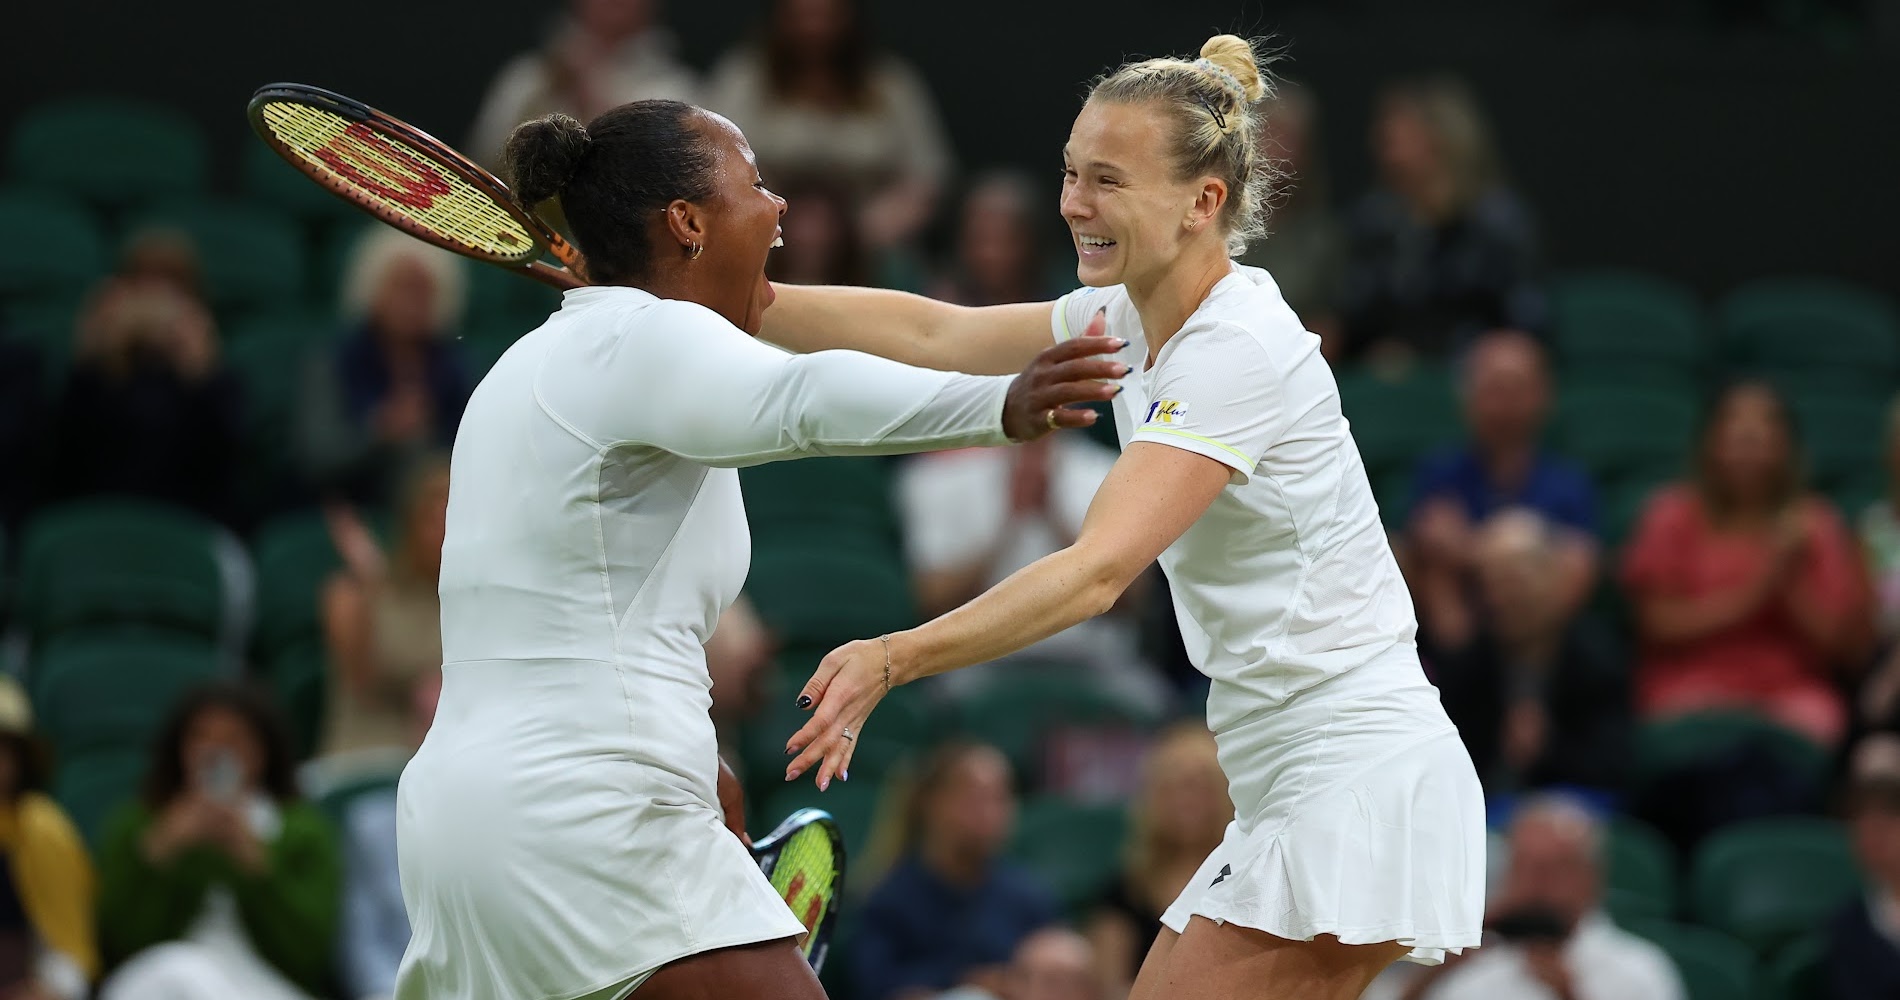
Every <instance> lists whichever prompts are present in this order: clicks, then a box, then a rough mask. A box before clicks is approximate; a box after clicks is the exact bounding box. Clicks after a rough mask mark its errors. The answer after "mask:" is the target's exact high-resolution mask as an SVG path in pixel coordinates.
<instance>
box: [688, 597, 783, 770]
mask: <svg viewBox="0 0 1900 1000" xmlns="http://www.w3.org/2000/svg"><path fill="white" fill-rule="evenodd" d="M776 649H777V642H776V640H774V639H773V637H772V633H771V632H770V631H768V630H767V629H766V627H765V622H763V621H761V620H760V619H759V613H758V612H757V611H756V610H754V609H753V607H752V601H751V600H750V599H749V598H747V597H746V596H745V595H744V594H741V595H739V599H738V600H736V601H734V602H732V606H731V607H728V608H727V609H726V610H725V612H724V613H723V614H721V615H720V616H719V622H718V624H717V625H715V626H714V627H713V634H712V635H711V636H710V637H708V638H707V639H706V673H707V674H708V675H710V676H711V677H712V718H713V725H714V727H715V728H717V729H718V731H719V746H720V750H721V752H722V754H723V755H724V756H725V758H726V760H727V761H729V762H730V763H731V764H732V766H733V767H734V768H735V770H736V769H737V768H738V766H739V765H740V764H742V763H743V762H744V759H745V756H744V754H742V753H741V752H740V750H739V747H738V745H737V743H736V741H737V738H738V736H739V731H740V727H742V726H743V725H744V724H745V723H746V721H747V720H748V719H750V718H752V717H753V716H754V715H756V714H757V713H758V711H759V708H760V704H761V701H762V699H763V697H764V695H765V692H764V690H763V688H765V686H766V685H764V684H762V683H760V681H761V679H762V678H764V677H767V676H769V675H770V673H771V670H772V656H773V654H774V653H775V652H776ZM739 778H740V780H741V781H743V780H745V778H746V775H744V774H740V775H739Z"/></svg>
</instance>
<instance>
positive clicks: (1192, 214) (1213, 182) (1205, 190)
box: [1186, 177, 1227, 230]
mask: <svg viewBox="0 0 1900 1000" xmlns="http://www.w3.org/2000/svg"><path fill="white" fill-rule="evenodd" d="M1226 204H1227V182H1226V181H1224V180H1221V179H1220V178H1218V177H1208V178H1204V179H1203V180H1202V181H1201V190H1200V193H1198V194H1196V195H1195V196H1194V205H1193V206H1192V207H1191V208H1189V209H1188V216H1187V220H1186V225H1187V227H1188V228H1189V229H1193V230H1200V229H1204V228H1206V227H1208V226H1210V225H1213V223H1214V220H1216V219H1218V218H1220V212H1221V209H1222V208H1223V207H1225V206H1226Z"/></svg>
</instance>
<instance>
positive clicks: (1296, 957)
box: [765, 35, 1484, 1000]
mask: <svg viewBox="0 0 1900 1000" xmlns="http://www.w3.org/2000/svg"><path fill="white" fill-rule="evenodd" d="M1267 92H1268V86H1267V81H1266V79H1265V78H1264V76H1263V74H1262V72H1261V70H1260V65H1259V60H1258V57H1257V56H1256V54H1255V52H1254V50H1253V48H1252V46H1250V45H1249V44H1248V42H1246V41H1245V40H1244V39H1240V38H1236V37H1234V36H1232V35H1220V36H1216V37H1214V38H1211V39H1209V40H1208V41H1207V43H1206V44H1205V45H1204V46H1202V48H1201V53H1200V58H1198V59H1149V60H1144V61H1141V62H1136V63H1130V64H1129V65H1126V66H1123V67H1121V68H1119V69H1117V70H1115V71H1114V72H1112V73H1110V74H1108V75H1107V76H1105V77H1103V78H1102V79H1101V80H1100V81H1098V82H1097V83H1096V84H1095V86H1094V87H1093V89H1092V91H1091V93H1090V95H1089V98H1088V101H1087V102H1086V103H1085V104H1084V105H1083V107H1082V110H1081V113H1080V114H1078V115H1077V116H1076V119H1075V124H1074V127H1073V128H1072V130H1071V131H1070V134H1069V141H1068V145H1067V146H1066V147H1065V148H1064V150H1063V184H1062V205H1061V208H1062V215H1063V217H1064V219H1065V220H1066V221H1067V222H1068V224H1069V229H1070V232H1071V233H1072V235H1073V237H1074V240H1075V246H1076V252H1077V257H1078V262H1077V267H1076V273H1077V277H1078V278H1079V279H1080V280H1081V282H1082V283H1083V284H1084V285H1085V286H1087V287H1084V288H1081V289H1078V290H1077V291H1074V292H1071V293H1070V294H1068V295H1066V296H1064V297H1062V298H1061V299H1059V300H1057V301H1056V302H1054V303H1048V302H1041V303H1030V304H1019V305H1005V306H993V307H989V308H982V309H964V308H959V307H955V306H948V305H944V304H942V303H937V302H931V301H930V300H928V299H922V298H918V297H916V296H907V295H904V294H902V293H898V292H888V291H882V290H875V289H845V288H833V289H822V288H813V289H793V288H787V289H785V290H784V291H785V294H784V296H783V298H782V300H781V302H780V303H779V305H778V307H777V308H774V309H773V310H772V316H771V318H770V321H769V322H768V323H767V325H766V326H767V328H766V331H765V334H766V336H767V337H770V338H772V339H774V340H775V341H777V342H780V343H783V344H785V345H786V346H788V347H793V348H797V349H800V350H810V349H813V348H818V347H838V346H851V347H856V348H859V349H862V350H871V351H879V352H881V353H884V354H886V355H887V356H889V357H893V358H897V359H900V360H906V361H910V362H912V363H916V364H924V365H929V366H931V367H933V368H943V369H946V370H953V371H956V370H960V371H1007V370H1010V368H1011V367H1013V366H1014V365H1015V364H1017V363H1020V361H1021V360H1022V359H1025V358H1028V357H1030V356H1032V355H1033V354H1034V353H1035V352H1036V351H1037V350H1038V349H1040V347H1041V345H1043V344H1046V343H1048V340H1049V338H1050V337H1051V335H1053V336H1054V337H1055V339H1056V340H1057V341H1066V340H1069V339H1071V338H1072V337H1073V336H1074V335H1075V334H1076V333H1079V332H1082V331H1083V330H1084V329H1086V328H1088V327H1092V326H1093V325H1094V324H1097V323H1100V322H1102V320H1103V317H1106V327H1107V330H1108V331H1109V333H1110V334H1112V335H1113V336H1115V337H1118V338H1123V339H1126V340H1127V342H1128V347H1126V348H1124V349H1123V350H1122V351H1121V353H1120V355H1119V356H1120V358H1121V360H1123V361H1125V362H1127V363H1129V364H1130V365H1131V366H1133V367H1134V368H1137V369H1140V371H1141V374H1140V375H1139V376H1138V377H1134V378H1130V379H1128V380H1127V382H1126V384H1125V388H1126V389H1127V390H1128V391H1126V392H1123V393H1122V394H1121V395H1119V396H1117V397H1116V399H1115V401H1114V403H1113V408H1114V410H1115V424H1116V430H1117V432H1118V434H1119V436H1120V439H1121V441H1122V444H1123V448H1122V454H1121V457H1120V458H1119V459H1118V460H1117V461H1116V463H1115V467H1114V468H1113V469H1112V470H1111V471H1110V473H1109V476H1108V478H1107V480H1106V481H1105V482H1103V484H1102V487H1101V489H1100V490H1099V491H1097V492H1096V495H1095V500H1094V502H1093V503H1092V504H1091V505H1090V507H1089V511H1088V515H1087V517H1086V518H1085V519H1084V520H1083V523H1082V527H1081V530H1080V532H1079V533H1078V534H1077V536H1076V539H1075V541H1074V542H1073V543H1072V544H1071V545H1070V546H1069V547H1068V548H1066V549H1063V550H1062V551H1060V552H1055V553H1052V554H1050V555H1048V556H1046V557H1044V558H1042V559H1040V560H1038V561H1036V562H1034V563H1031V564H1030V565H1029V566H1026V567H1024V568H1023V569H1022V570H1019V571H1018V572H1016V573H1015V574H1013V575H1012V576H1010V577H1009V578H1008V579H1005V580H1004V581H1002V582H1001V583H999V584H997V585H996V586H995V587H993V588H991V589H990V590H989V591H988V592H987V593H984V594H982V595H980V596H978V597H976V598H975V599H973V600H971V601H970V602H969V603H967V604H965V605H964V606H962V607H961V608H957V609H955V610H953V611H950V612H949V613H947V614H945V615H943V616H941V617H939V618H937V619H936V620H934V621H931V622H928V623H926V624H924V625H922V626H920V627H918V628H915V629H910V630H907V631H904V632H898V633H895V634H892V635H888V636H882V637H878V638H870V639H865V640H861V641H858V642H854V643H850V644H848V645H846V646H843V647H841V648H839V649H837V650H835V651H833V652H832V653H831V655H829V656H827V657H826V658H825V660H824V661H823V662H822V663H821V664H820V666H819V669H818V671H817V673H816V675H815V676H814V677H813V678H812V680H811V682H810V683H809V684H808V685H807V686H806V688H805V690H804V691H803V692H802V694H801V696H800V698H801V701H802V702H803V703H804V704H806V705H810V706H812V707H813V708H814V712H815V715H814V717H813V719H812V720H811V721H810V723H809V724H808V725H806V726H805V727H804V728H803V729H802V730H801V731H800V732H799V733H798V734H796V735H795V736H794V737H793V738H792V740H791V743H790V749H792V750H793V751H795V752H796V753H797V754H798V756H797V757H795V758H794V760H793V761H792V763H791V765H790V766H789V767H788V769H787V772H788V773H787V777H791V778H796V777H798V776H799V775H801V774H804V773H807V772H810V773H813V774H815V777H816V780H817V781H818V783H819V785H820V786H821V787H822V786H824V785H825V784H827V783H828V782H830V781H831V780H833V779H835V778H836V777H837V776H838V775H839V774H842V773H845V771H846V770H847V769H848V768H849V767H850V764H851V755H852V753H853V751H854V750H855V749H856V747H857V745H858V744H857V742H856V738H857V736H858V735H860V734H861V733H862V732H863V728H862V727H863V726H865V725H866V720H867V718H869V717H870V715H871V712H872V710H873V709H874V708H875V707H876V705H877V703H878V700H879V699H880V698H882V697H883V695H884V694H885V692H886V691H888V690H889V689H890V686H891V685H893V684H901V683H904V682H905V681H908V680H913V679H915V678H918V677H924V676H928V675H931V674H936V673H941V672H943V671H946V670H953V669H956V668H959V667H964V666H969V665H971V664H975V663H983V662H987V661H990V660H994V659H996V658H997V657H999V656H1003V655H1005V654H1007V653H1010V652H1013V651H1015V650H1018V649H1021V648H1023V647H1025V646H1028V645H1029V644H1031V643H1034V642H1037V641H1039V640H1041V639H1043V638H1046V637H1047V636H1050V635H1053V634H1055V633H1057V632H1060V631H1062V630H1064V629H1066V628H1069V627H1070V626H1073V625H1075V624H1076V623H1078V622H1080V621H1083V620H1085V619H1087V618H1090V617H1092V616H1094V615H1098V614H1101V613H1102V612H1104V611H1106V610H1108V608H1109V607H1110V606H1112V605H1113V604H1114V603H1115V600H1116V598H1117V597H1119V596H1120V594H1121V592H1122V591H1123V590H1124V589H1125V588H1126V587H1127V586H1128V585H1129V583H1130V582H1132V581H1133V580H1134V579H1135V577H1136V576H1137V575H1138V574H1139V573H1141V572H1142V571H1143V570H1144V569H1146V568H1147V566H1148V565H1149V564H1150V563H1152V562H1155V561H1157V560H1159V562H1160V563H1161V568H1162V570H1163V571H1164V572H1165V573H1166V574H1167V577H1168V582H1169V583H1170V584H1171V585H1172V588H1173V593H1174V605H1175V612H1176V616H1175V617H1176V618H1177V619H1178V620H1179V623H1180V626H1181V634H1182V638H1183V639H1184V640H1185V641H1186V644H1187V650H1188V654H1189V656H1190V658H1191V659H1192V660H1193V662H1194V665H1195V666H1196V667H1198V668H1199V669H1200V670H1201V671H1202V672H1203V673H1205V674H1207V675H1208V677H1209V678H1210V679H1211V681H1212V687H1211V689H1210V692H1209V694H1208V699H1207V721H1208V725H1209V728H1211V729H1212V730H1213V731H1214V733H1215V735H1216V741H1217V743H1218V749H1219V757H1220V763H1221V768H1222V770H1223V771H1225V772H1226V775H1227V782H1228V792H1229V795H1230V797H1231V798H1232V800H1233V803H1234V806H1235V809H1236V815H1235V819H1234V822H1233V824H1232V825H1230V826H1229V827H1228V828H1227V831H1226V834H1225V836H1224V838H1223V840H1222V842H1221V843H1220V845H1219V846H1218V847H1216V848H1215V849H1214V851H1213V852H1212V853H1211V854H1210V855H1209V856H1208V857H1207V859H1206V860H1205V861H1204V862H1203V863H1202V865H1201V868H1200V870H1199V871H1198V872H1196V873H1195V874H1194V877H1193V878H1192V879H1190V880H1189V882H1188V884H1187V887H1186V888H1185V889H1183V890H1182V892H1181V894H1180V895H1179V896H1178V897H1177V898H1176V899H1175V901H1174V903H1173V904H1172V905H1170V906H1169V907H1168V909H1167V911H1166V912H1165V913H1164V914H1163V915H1162V923H1163V925H1164V926H1165V929H1164V930H1163V931H1162V932H1161V933H1160V935H1159V936H1158V937H1157V938H1156V939H1155V942H1154V945H1153V946H1152V947H1151V949H1150V950H1149V952H1148V957H1147V958H1146V960H1145V961H1144V962H1143V964H1142V968H1141V971H1140V974H1139V975H1138V976H1137V978H1136V981H1135V986H1134V992H1133V998H1134V1000H1164V998H1165V1000H1241V998H1248V1000H1258V998H1266V997H1273V998H1299V1000H1353V998H1357V997H1358V996H1359V995H1360V994H1361V993H1362V992H1364V990H1365V988H1366V985H1367V984H1368V983H1369V982H1370V981H1371V980H1372V979H1373V977H1374V976H1376V975H1377V974H1378V973H1379V971H1380V970H1381V969H1382V968H1384V967H1385V966H1386V965H1388V964H1390V963H1392V962H1394V961H1396V960H1398V959H1400V958H1407V957H1409V958H1411V959H1412V960H1414V961H1417V962H1422V963H1428V964H1429V963H1436V962H1439V961H1441V960H1442V959H1443V958H1444V955H1445V953H1446V952H1447V951H1453V950H1458V949H1462V948H1469V947H1474V946H1476V945H1477V944H1478V939H1479V924H1480V921H1481V919H1482V916H1483V887H1484V885H1483V884H1484V799H1483V792H1482V789H1481V788H1480V787H1479V785H1478V778H1477V772H1476V771H1475V770H1474V769H1473V767H1472V765H1471V758H1470V757H1469V756H1468V755H1467V754H1466V753H1465V749H1464V745H1463V743H1461V742H1460V740H1459V738H1458V732H1457V730H1456V728H1454V727H1453V725H1452V723H1451V720H1450V718H1449V717H1447V716H1446V714H1445V710H1444V707H1443V706H1442V705H1440V703H1439V700H1438V693H1437V690H1436V689H1435V688H1433V687H1432V686H1431V684H1430V683H1429V682H1428V681H1427V680H1426V679H1425V674H1424V671H1423V670H1422V669H1421V668H1420V665H1419V658H1418V649H1417V646H1416V644H1415V642H1414V633H1415V632H1416V629H1417V626H1416V623H1415V621H1414V617H1413V611H1412V602H1411V599H1410V597H1409V595H1408V594H1407V592H1406V589H1405V581H1404V579H1403V578H1402V577H1401V576H1400V575H1399V569H1398V565H1397V564H1396V562H1395V561H1394V560H1393V558H1392V552H1391V549H1390V548H1389V547H1388V545H1387V543H1386V537H1385V530H1384V528H1383V527H1382V526H1381V525H1380V523H1379V511H1378V508H1377V506H1376V505H1375V504H1374V502H1373V498H1372V490H1371V487H1370V486H1369V485H1368V484H1367V481H1366V471H1365V467H1364V466H1363V465H1362V464H1361V462H1360V458H1359V451H1358V449H1357V448H1356V447H1355V446H1354V444H1353V440H1352V435H1351V434H1350V433H1349V431H1348V428H1347V425H1346V420H1345V418H1344V416H1343V415H1342V414H1341V412H1340V404H1339V389H1338V387H1337V385H1336V384H1335V383H1334V381H1333V374H1332V371H1331V370H1330V369H1329V368H1328V367H1327V365H1326V361H1325V359H1324V358H1322V357H1321V355H1320V343H1319V338H1318V337H1316V336H1314V335H1313V334H1311V333H1309V332H1307V331H1306V330H1304V329H1302V327H1301V325H1300V321H1299V317H1297V316H1296V315H1294V313H1293V310H1292V309H1290V308H1288V307H1287V304H1286V302H1285V300H1283V299H1282V298H1281V296H1280V290H1279V288H1278V287H1276V286H1275V285H1274V282H1273V278H1272V277H1271V276H1270V275H1268V274H1267V273H1266V272H1265V271H1262V270H1260V269H1258V268H1253V267H1245V266H1241V265H1238V264H1236V263H1234V261H1233V260H1232V258H1233V257H1234V256H1236V255H1238V254H1240V253H1241V252H1242V251H1243V250H1244V249H1245V248H1246V245H1247V241H1248V239H1249V238H1252V237H1258V236H1260V235H1261V234H1262V231H1263V229H1264V225H1263V223H1264V218H1263V216H1264V214H1265V213H1264V197H1265V194H1266V192H1267V191H1268V190H1269V189H1270V186H1271V182H1272V181H1273V179H1274V175H1275V170H1274V166H1273V163H1272V161H1271V160H1270V159H1269V157H1268V153H1267V151H1266V150H1265V149H1264V148H1263V147H1262V141H1261V121H1260V110H1259V102H1260V101H1261V100H1262V99H1263V98H1264V97H1265V96H1266V95H1267ZM872 724H875V723H872ZM847 731H848V733H849V735H848V736H847Z"/></svg>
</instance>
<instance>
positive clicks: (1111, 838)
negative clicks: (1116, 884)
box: [1009, 796, 1128, 910]
mask: <svg viewBox="0 0 1900 1000" xmlns="http://www.w3.org/2000/svg"><path fill="white" fill-rule="evenodd" d="M1127 832H1128V812H1127V810H1126V809H1125V808H1123V807H1122V806H1120V805H1085V804H1079V803H1074V802H1068V801H1065V800H1063V799H1060V798H1055V797H1050V796H1043V797H1039V798H1033V799H1030V800H1029V801H1027V802H1025V803H1023V807H1022V811H1021V813H1020V814H1019V816H1018V817H1017V820H1016V835H1015V837H1014V838H1013V839H1012V840H1011V842H1010V850H1009V853H1010V856H1012V857H1013V858H1015V859H1016V860H1017V861H1018V862H1020V863H1021V864H1023V865H1024V866H1025V867H1027V868H1028V869H1029V870H1030V872H1031V873H1032V874H1034V875H1035V876H1036V877H1037V878H1038V879H1039V880H1040V881H1041V882H1042V883H1043V884H1044V885H1046V886H1048V888H1049V889H1050V891H1052V892H1054V893H1055V895H1056V899H1057V900H1058V901H1060V902H1061V904H1062V905H1063V907H1064V908H1066V909H1070V910H1074V909H1076V908H1079V907H1081V906H1084V905H1086V904H1088V903H1090V902H1092V901H1093V900H1095V899H1096V898H1097V897H1098V896H1100V894H1101V893H1102V892H1103V890H1105V889H1107V888H1108V885H1109V883H1111V882H1113V881H1114V880H1115V873H1116V872H1117V871H1118V870H1120V868H1121V857H1122V843H1123V841H1124V840H1125V839H1126V838H1127Z"/></svg>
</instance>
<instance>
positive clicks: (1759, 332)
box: [1718, 278, 1900, 392]
mask: <svg viewBox="0 0 1900 1000" xmlns="http://www.w3.org/2000/svg"><path fill="white" fill-rule="evenodd" d="M1718 323H1719V325H1720V328H1721V331H1722V341H1723V347H1724V350H1725V353H1727V354H1728V356H1729V359H1730V362H1731V364H1733V365H1736V366H1738V367H1740V368H1743V369H1746V370H1750V371H1759V372H1781V371H1786V370H1806V371H1809V372H1825V373H1828V374H1830V375H1832V376H1833V377H1834V378H1835V379H1837V380H1838V381H1839V383H1840V384H1842V385H1860V386H1866V387H1869V388H1872V389H1875V390H1878V391H1883V392H1884V391H1886V390H1889V389H1891V388H1892V387H1893V386H1894V384H1895V379H1896V375H1900V320H1896V319H1895V315H1894V309H1893V306H1892V304H1891V303H1889V302H1888V301H1887V300H1886V299H1884V298H1882V297H1881V296H1879V295H1877V294H1875V293H1873V292H1871V291H1868V290H1866V289H1864V288H1860V287H1858V286H1856V285H1853V284H1850V283H1848V282H1843V281H1837V280H1834V279H1829V278H1778V279H1769V280H1763V281H1757V282H1754V283H1752V284H1749V285H1746V286H1744V287H1742V288H1739V289H1737V290H1735V291H1734V292H1731V293H1730V294H1729V295H1728V296H1727V297H1726V298H1725V299H1723V300H1722V302H1721V304H1720V307H1719V309H1718Z"/></svg>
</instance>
